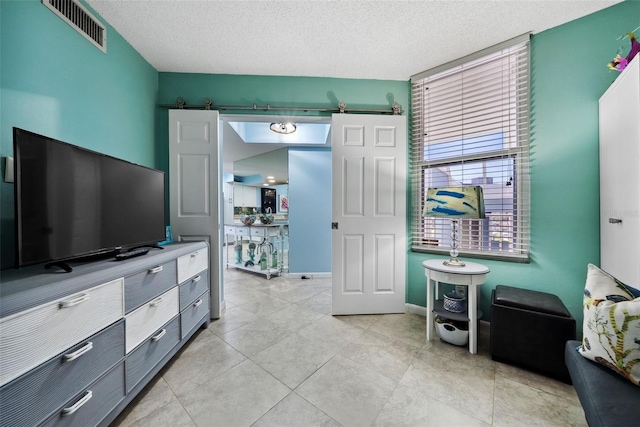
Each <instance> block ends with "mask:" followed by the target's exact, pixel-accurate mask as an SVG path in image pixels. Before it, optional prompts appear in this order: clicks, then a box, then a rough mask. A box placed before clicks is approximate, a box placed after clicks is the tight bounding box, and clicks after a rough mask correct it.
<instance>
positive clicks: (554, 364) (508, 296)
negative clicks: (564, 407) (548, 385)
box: [490, 285, 576, 384]
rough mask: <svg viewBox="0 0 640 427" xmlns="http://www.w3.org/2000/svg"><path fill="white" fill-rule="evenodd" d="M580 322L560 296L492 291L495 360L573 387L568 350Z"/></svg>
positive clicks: (507, 288)
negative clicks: (566, 353)
mask: <svg viewBox="0 0 640 427" xmlns="http://www.w3.org/2000/svg"><path fill="white" fill-rule="evenodd" d="M575 339H576V321H575V319H574V318H573V317H571V314H570V313H569V311H568V310H567V308H566V307H565V306H564V304H563V303H562V301H560V298H558V297H557V296H556V295H552V294H548V293H545V292H538V291H531V290H527V289H518V288H513V287H511V286H504V285H498V286H496V288H495V290H493V291H492V292H491V338H490V341H491V357H492V358H493V359H494V360H497V361H500V362H506V363H510V364H513V365H516V366H519V367H523V368H527V369H530V370H532V371H536V372H539V373H542V374H545V375H548V376H551V377H553V378H556V379H558V380H560V381H564V382H566V383H568V384H571V378H570V376H569V371H568V370H567V367H566V365H565V363H564V347H565V343H566V342H567V341H569V340H575Z"/></svg>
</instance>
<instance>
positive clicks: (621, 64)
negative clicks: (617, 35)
mask: <svg viewBox="0 0 640 427" xmlns="http://www.w3.org/2000/svg"><path fill="white" fill-rule="evenodd" d="M627 36H629V38H630V39H631V50H630V51H629V53H628V54H627V56H626V57H622V56H620V54H617V55H616V57H615V58H613V61H611V62H610V63H609V64H607V66H608V67H609V69H610V70H615V71H622V70H624V69H625V68H626V67H627V65H629V62H631V60H632V59H633V58H635V56H636V55H637V54H638V52H640V43H638V41H637V40H636V37H635V35H634V33H627Z"/></svg>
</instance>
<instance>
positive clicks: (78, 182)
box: [13, 128, 165, 267]
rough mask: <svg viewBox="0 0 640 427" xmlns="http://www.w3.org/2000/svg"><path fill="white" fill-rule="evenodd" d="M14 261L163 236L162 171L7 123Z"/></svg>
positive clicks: (152, 241) (61, 257)
mask: <svg viewBox="0 0 640 427" xmlns="http://www.w3.org/2000/svg"><path fill="white" fill-rule="evenodd" d="M13 153H14V159H15V178H14V181H15V221H16V264H17V267H22V266H27V265H32V264H39V263H45V262H54V261H67V260H73V259H78V258H84V257H88V256H93V255H98V254H103V255H104V254H110V253H114V254H115V253H117V252H119V251H122V250H126V249H127V248H131V247H137V246H146V245H156V244H157V243H158V242H160V241H163V240H164V239H165V215H164V213H165V176H164V172H162V171H158V170H154V169H150V168H147V167H144V166H140V165H137V164H134V163H131V162H127V161H124V160H120V159H117V158H114V157H111V156H107V155H104V154H100V153H97V152H95V151H91V150H87V149H84V148H81V147H77V146H75V145H71V144H68V143H65V142H62V141H57V140H55V139H53V138H49V137H46V136H42V135H38V134H35V133H33V132H29V131H26V130H23V129H18V128H14V129H13Z"/></svg>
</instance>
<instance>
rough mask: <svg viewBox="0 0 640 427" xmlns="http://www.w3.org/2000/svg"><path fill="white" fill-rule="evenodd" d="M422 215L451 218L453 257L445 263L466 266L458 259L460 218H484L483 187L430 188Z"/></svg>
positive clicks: (453, 265)
mask: <svg viewBox="0 0 640 427" xmlns="http://www.w3.org/2000/svg"><path fill="white" fill-rule="evenodd" d="M422 216H424V217H429V218H449V219H451V251H450V252H449V254H450V255H451V259H449V260H448V261H445V262H444V263H443V264H444V265H447V266H449V267H464V266H465V264H464V262H462V261H460V260H459V259H458V254H459V252H458V247H459V242H460V231H459V225H458V220H460V219H484V218H485V215H484V196H483V193H482V187H480V186H479V185H476V186H473V187H443V188H429V189H428V190H427V197H426V199H425V203H424V211H423V212H422Z"/></svg>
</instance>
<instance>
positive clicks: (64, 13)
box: [42, 0, 107, 53]
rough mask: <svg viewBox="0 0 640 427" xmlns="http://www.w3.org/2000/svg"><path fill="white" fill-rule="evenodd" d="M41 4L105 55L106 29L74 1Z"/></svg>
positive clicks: (60, 0)
mask: <svg viewBox="0 0 640 427" xmlns="http://www.w3.org/2000/svg"><path fill="white" fill-rule="evenodd" d="M42 4H44V5H45V6H47V7H48V8H49V10H51V11H52V12H53V13H55V14H56V15H58V16H59V17H60V18H62V20H63V21H65V22H66V23H67V24H69V25H71V26H72V27H73V28H75V29H76V31H78V32H79V33H80V34H82V35H83V36H85V37H86V39H87V40H89V41H90V42H91V43H93V44H94V45H95V46H96V47H97V48H98V49H100V50H101V51H103V52H104V53H107V29H106V27H105V26H104V25H102V24H101V23H100V21H98V20H97V19H96V18H95V17H94V16H93V15H92V14H91V12H89V11H88V10H87V9H86V8H85V7H84V6H82V5H81V4H80V3H79V2H78V1H76V0H42Z"/></svg>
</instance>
